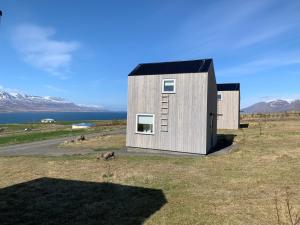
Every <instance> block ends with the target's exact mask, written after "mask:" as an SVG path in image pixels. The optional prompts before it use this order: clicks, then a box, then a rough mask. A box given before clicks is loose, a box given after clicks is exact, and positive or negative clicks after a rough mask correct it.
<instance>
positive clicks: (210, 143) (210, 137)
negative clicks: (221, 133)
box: [206, 64, 217, 152]
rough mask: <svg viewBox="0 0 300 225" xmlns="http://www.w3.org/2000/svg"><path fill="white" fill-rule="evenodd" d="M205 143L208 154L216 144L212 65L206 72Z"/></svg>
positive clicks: (215, 110)
mask: <svg viewBox="0 0 300 225" xmlns="http://www.w3.org/2000/svg"><path fill="white" fill-rule="evenodd" d="M206 143H207V149H208V152H209V151H210V150H211V149H212V148H213V147H214V146H215V145H216V144H217V84H216V77H215V72H214V66H213V64H212V65H211V66H210V69H209V71H208V89H207V142H206Z"/></svg>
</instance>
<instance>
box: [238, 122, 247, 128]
mask: <svg viewBox="0 0 300 225" xmlns="http://www.w3.org/2000/svg"><path fill="white" fill-rule="evenodd" d="M248 127H249V123H241V124H240V128H248Z"/></svg>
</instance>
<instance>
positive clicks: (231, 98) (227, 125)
mask: <svg viewBox="0 0 300 225" xmlns="http://www.w3.org/2000/svg"><path fill="white" fill-rule="evenodd" d="M219 93H221V95H222V100H219V101H218V114H219V115H218V129H239V126H240V92H239V91H219Z"/></svg>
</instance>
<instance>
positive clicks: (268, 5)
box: [175, 0, 300, 56]
mask: <svg viewBox="0 0 300 225" xmlns="http://www.w3.org/2000/svg"><path fill="white" fill-rule="evenodd" d="M299 9H300V3H298V2H296V1H294V2H293V3H291V4H284V2H281V3H280V1H277V2H276V1H273V0H253V1H243V2H241V1H238V0H228V1H211V2H209V3H207V4H206V5H205V7H204V8H201V9H200V11H199V12H196V13H194V14H190V15H189V17H188V18H187V19H186V20H185V22H184V23H183V24H182V26H181V27H180V30H179V36H178V37H177V38H176V42H175V44H176V46H177V48H180V49H179V51H180V53H181V54H182V52H186V54H188V55H189V54H195V55H197V56H199V54H200V55H206V56H207V55H215V54H218V53H220V52H222V51H223V52H226V54H228V52H235V51H237V50H241V49H243V51H245V49H246V48H250V47H253V46H254V45H260V44H265V43H269V41H274V42H275V41H277V43H279V42H280V40H281V38H282V37H284V35H286V34H287V33H288V32H293V31H295V29H296V28H297V29H300V27H299V22H300V17H299V16H298V14H299V13H298V12H299ZM178 43H181V45H178Z"/></svg>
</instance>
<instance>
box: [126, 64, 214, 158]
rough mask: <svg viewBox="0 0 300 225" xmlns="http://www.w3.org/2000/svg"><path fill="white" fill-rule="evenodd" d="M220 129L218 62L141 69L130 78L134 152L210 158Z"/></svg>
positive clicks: (129, 137)
mask: <svg viewBox="0 0 300 225" xmlns="http://www.w3.org/2000/svg"><path fill="white" fill-rule="evenodd" d="M216 130H217V86H216V79H215V73H214V66H213V60H212V59H201V60H192V61H177V62H161V63H146V64H139V65H138V66H137V67H136V68H135V69H134V70H133V71H132V72H131V73H130V74H129V76H128V111H127V134H126V146H127V147H128V148H130V147H131V148H146V149H157V150H166V151H175V152H185V153H195V154H207V153H209V152H210V151H211V150H212V148H213V147H214V146H215V144H216V141H217V137H216Z"/></svg>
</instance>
